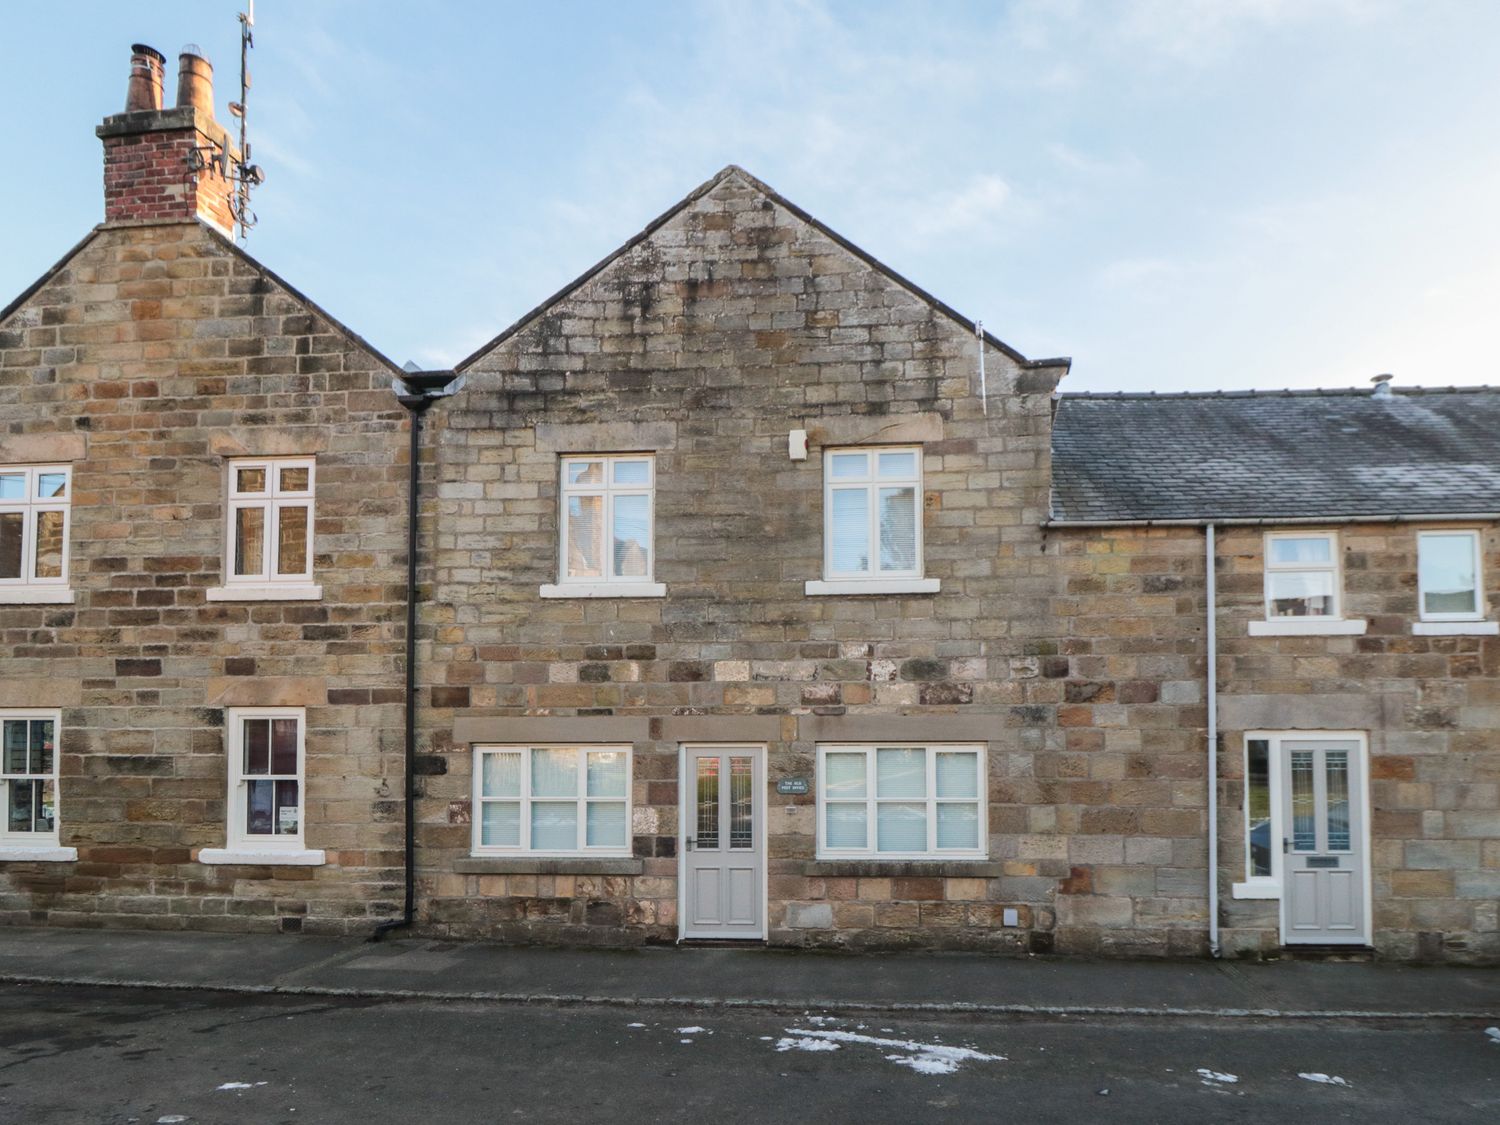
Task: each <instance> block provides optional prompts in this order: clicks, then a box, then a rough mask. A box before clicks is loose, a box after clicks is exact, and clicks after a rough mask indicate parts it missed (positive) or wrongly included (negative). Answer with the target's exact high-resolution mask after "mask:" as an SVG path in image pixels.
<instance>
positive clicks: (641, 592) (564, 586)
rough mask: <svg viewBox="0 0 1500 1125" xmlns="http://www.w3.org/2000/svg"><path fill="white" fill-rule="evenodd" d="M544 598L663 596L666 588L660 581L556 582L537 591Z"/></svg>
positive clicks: (665, 594)
mask: <svg viewBox="0 0 1500 1125" xmlns="http://www.w3.org/2000/svg"><path fill="white" fill-rule="evenodd" d="M539 593H540V594H541V596H542V597H544V598H664V597H666V596H667V588H666V586H665V585H663V584H662V583H660V582H558V583H547V584H545V585H543V586H542V588H541V590H540V591H539Z"/></svg>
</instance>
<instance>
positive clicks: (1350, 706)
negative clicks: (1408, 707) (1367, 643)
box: [1219, 693, 1403, 731]
mask: <svg viewBox="0 0 1500 1125" xmlns="http://www.w3.org/2000/svg"><path fill="white" fill-rule="evenodd" d="M1402 708H1403V699H1401V698H1396V697H1393V696H1391V695H1387V694H1371V695H1353V694H1347V693H1346V694H1342V695H1329V694H1322V693H1319V694H1313V695H1223V694H1221V695H1220V696H1219V729H1220V730H1224V731H1243V730H1307V731H1314V730H1371V731H1373V730H1382V729H1384V728H1386V727H1397V726H1400V725H1402V724H1401V711H1402Z"/></svg>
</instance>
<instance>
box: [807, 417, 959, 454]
mask: <svg viewBox="0 0 1500 1125" xmlns="http://www.w3.org/2000/svg"><path fill="white" fill-rule="evenodd" d="M803 425H804V426H806V428H807V441H808V444H809V445H817V446H826V445H875V444H880V445H897V444H903V443H905V444H917V443H921V442H930V441H942V440H943V416H942V415H941V414H933V413H930V412H929V413H925V414H885V415H881V416H879V417H871V416H868V415H858V414H850V415H843V416H838V417H829V418H821V417H820V418H809V419H808V420H807V421H805V422H804V423H803Z"/></svg>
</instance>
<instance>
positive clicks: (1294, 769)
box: [1280, 737, 1370, 945]
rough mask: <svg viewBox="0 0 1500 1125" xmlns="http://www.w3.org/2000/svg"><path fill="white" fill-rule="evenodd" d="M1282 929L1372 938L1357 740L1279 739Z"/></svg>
mask: <svg viewBox="0 0 1500 1125" xmlns="http://www.w3.org/2000/svg"><path fill="white" fill-rule="evenodd" d="M1280 753H1281V762H1280V766H1281V801H1282V816H1281V825H1282V831H1283V832H1284V833H1285V836H1284V838H1283V839H1282V841H1281V847H1282V857H1281V858H1282V878H1283V890H1282V897H1281V937H1282V941H1283V942H1285V943H1286V944H1287V945H1368V944H1369V943H1370V932H1369V922H1368V918H1369V896H1370V863H1369V855H1368V854H1367V851H1366V848H1365V837H1366V827H1365V823H1364V818H1365V809H1366V802H1365V757H1364V747H1363V745H1362V743H1361V742H1360V740H1358V739H1352V738H1299V737H1287V738H1283V739H1282V740H1281V746H1280Z"/></svg>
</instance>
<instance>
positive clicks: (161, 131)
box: [94, 43, 239, 236]
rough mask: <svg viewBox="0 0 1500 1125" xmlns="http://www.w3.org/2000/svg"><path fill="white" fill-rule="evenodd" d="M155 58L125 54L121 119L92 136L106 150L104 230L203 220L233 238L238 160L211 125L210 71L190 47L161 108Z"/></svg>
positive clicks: (136, 49) (144, 50)
mask: <svg viewBox="0 0 1500 1125" xmlns="http://www.w3.org/2000/svg"><path fill="white" fill-rule="evenodd" d="M165 62H166V60H165V59H164V58H163V56H162V55H161V53H160V52H158V51H155V50H152V49H151V48H150V47H147V46H146V45H145V44H142V43H137V44H136V45H135V46H133V47H132V48H131V57H130V84H129V86H128V87H127V89H126V94H125V112H124V113H117V114H114V115H113V116H111V117H106V118H105V119H104V122H103V124H101V125H100V126H99V127H98V128H97V129H96V130H94V131H95V133H97V134H98V136H99V139H100V140H101V141H103V142H104V222H105V224H106V225H129V224H133V223H142V222H170V221H173V220H177V221H187V220H191V219H195V218H196V219H202V220H203V221H204V222H206V223H208V224H209V225H210V226H213V227H215V228H216V229H217V230H219V231H220V232H221V233H223V234H225V235H229V236H232V235H233V227H234V218H233V216H232V215H231V214H230V210H229V201H230V198H231V196H232V193H233V184H232V183H231V181H230V180H229V179H228V177H227V176H225V174H224V173H225V168H226V165H225V163H224V154H225V153H226V152H227V153H228V164H229V166H232V165H233V164H234V163H235V162H237V161H238V160H239V151H238V150H237V149H235V148H234V147H233V145H232V144H231V142H230V139H229V134H228V132H226V131H225V129H224V128H223V126H221V125H220V124H219V123H218V122H217V121H215V120H214V80H213V73H214V71H213V67H212V65H210V63H209V61H208V60H207V59H206V58H204V57H203V56H202V55H201V54H200V53H199V51H198V49H197V48H196V47H186V48H184V49H183V52H182V55H181V56H180V57H179V59H178V76H177V105H176V106H175V107H174V108H172V109H163V108H162V83H163V73H162V72H163V67H164V65H165Z"/></svg>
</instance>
